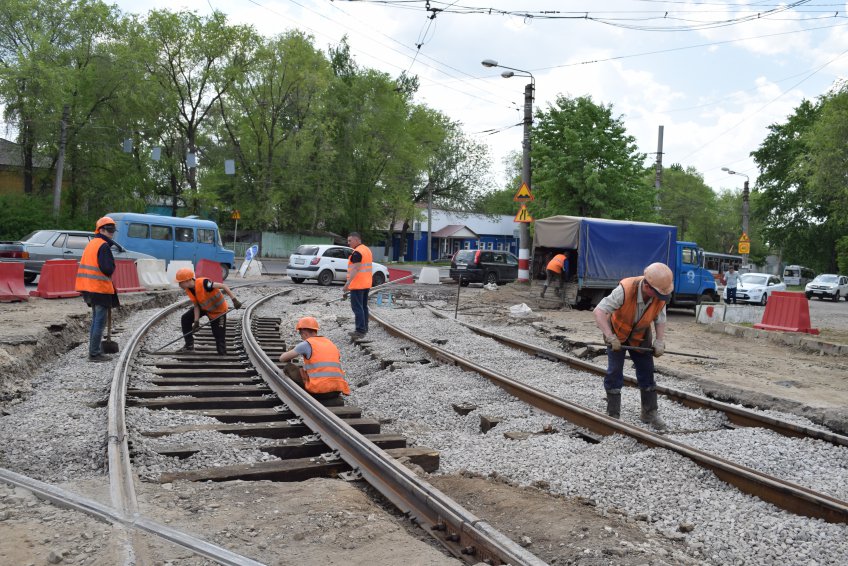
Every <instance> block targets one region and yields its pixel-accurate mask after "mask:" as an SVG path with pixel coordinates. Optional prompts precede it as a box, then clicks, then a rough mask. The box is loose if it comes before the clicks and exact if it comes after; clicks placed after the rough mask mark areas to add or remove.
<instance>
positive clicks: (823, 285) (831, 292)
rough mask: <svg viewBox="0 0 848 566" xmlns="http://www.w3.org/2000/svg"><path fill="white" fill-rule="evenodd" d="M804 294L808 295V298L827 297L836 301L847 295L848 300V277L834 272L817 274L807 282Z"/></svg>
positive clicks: (847, 299)
mask: <svg viewBox="0 0 848 566" xmlns="http://www.w3.org/2000/svg"><path fill="white" fill-rule="evenodd" d="M804 294H805V295H807V298H808V299H811V298H812V297H818V298H819V299H824V298H825V297H827V298H828V299H830V300H831V301H834V302H836V301H838V300H839V297H845V300H846V301H848V277H845V276H844V275H834V274H832V273H822V274H821V275H816V278H815V279H813V280H812V281H810V282H809V283H807V286H806V287H805V288H804Z"/></svg>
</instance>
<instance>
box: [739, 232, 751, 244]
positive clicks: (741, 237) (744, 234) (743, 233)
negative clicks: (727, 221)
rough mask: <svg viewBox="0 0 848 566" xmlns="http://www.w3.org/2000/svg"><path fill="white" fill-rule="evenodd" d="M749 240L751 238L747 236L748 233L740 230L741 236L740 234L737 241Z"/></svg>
mask: <svg viewBox="0 0 848 566" xmlns="http://www.w3.org/2000/svg"><path fill="white" fill-rule="evenodd" d="M750 241H751V240H750V238H748V234H746V233H745V232H742V236H740V238H739V242H740V243H742V242H750Z"/></svg>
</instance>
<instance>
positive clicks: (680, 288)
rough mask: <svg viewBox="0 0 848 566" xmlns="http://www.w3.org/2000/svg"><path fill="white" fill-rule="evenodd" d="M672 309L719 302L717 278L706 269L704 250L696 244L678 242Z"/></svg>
mask: <svg viewBox="0 0 848 566" xmlns="http://www.w3.org/2000/svg"><path fill="white" fill-rule="evenodd" d="M676 247H677V249H676V256H677V261H676V266H677V267H676V269H675V270H674V294H673V296H672V298H671V304H670V306H672V307H689V306H695V305H697V304H700V303H702V302H718V292H717V291H716V284H715V278H714V277H713V274H712V273H710V271H709V270H708V269H706V267H704V250H702V249H701V248H699V247H698V244H696V243H695V242H677V246H676Z"/></svg>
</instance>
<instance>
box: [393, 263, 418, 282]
mask: <svg viewBox="0 0 848 566" xmlns="http://www.w3.org/2000/svg"><path fill="white" fill-rule="evenodd" d="M409 275H412V272H411V271H407V270H406V269H392V268H391V267H390V268H389V281H396V280H398V279H400V278H402V277H408V276H409ZM413 279H414V278H413V277H410V278H409V279H407V280H405V281H401V282H400V283H398V285H412V284H413V283H415V281H413Z"/></svg>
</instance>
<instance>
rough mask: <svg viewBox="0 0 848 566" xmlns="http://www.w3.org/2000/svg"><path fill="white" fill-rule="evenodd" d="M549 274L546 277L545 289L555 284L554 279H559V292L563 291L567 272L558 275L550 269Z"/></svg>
mask: <svg viewBox="0 0 848 566" xmlns="http://www.w3.org/2000/svg"><path fill="white" fill-rule="evenodd" d="M547 272H548V273H547V276H546V277H545V287H547V286H548V285H550V284H551V283H553V282H554V279H559V290H560V291H562V288H563V287H564V286H565V271H562V272H560V273H557V272H556V271H552V270H550V269H548V270H547Z"/></svg>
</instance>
